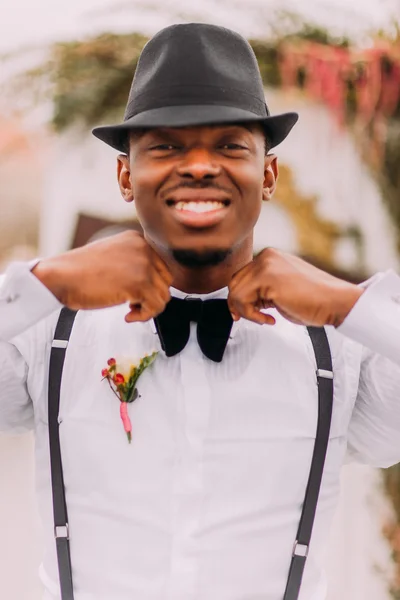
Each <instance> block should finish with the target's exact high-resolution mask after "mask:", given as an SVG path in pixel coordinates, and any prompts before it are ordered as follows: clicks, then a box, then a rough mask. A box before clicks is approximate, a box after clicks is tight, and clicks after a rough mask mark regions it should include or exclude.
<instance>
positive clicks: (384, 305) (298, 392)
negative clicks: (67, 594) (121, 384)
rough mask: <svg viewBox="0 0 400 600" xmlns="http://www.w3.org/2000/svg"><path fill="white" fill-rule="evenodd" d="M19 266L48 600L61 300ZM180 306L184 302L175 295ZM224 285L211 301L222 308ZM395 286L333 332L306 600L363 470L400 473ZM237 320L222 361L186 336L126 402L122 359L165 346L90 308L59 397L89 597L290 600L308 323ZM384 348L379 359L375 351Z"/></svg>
mask: <svg viewBox="0 0 400 600" xmlns="http://www.w3.org/2000/svg"><path fill="white" fill-rule="evenodd" d="M33 264H34V263H15V264H14V265H12V267H11V268H9V270H8V271H7V273H6V275H5V276H4V277H3V279H2V282H1V284H0V340H2V341H0V429H1V430H13V431H15V430H25V429H27V428H30V427H34V428H35V433H36V479H37V493H38V500H39V506H40V510H41V513H42V519H43V525H44V532H45V539H46V551H45V556H44V560H43V565H42V567H41V578H42V581H43V583H44V586H45V588H46V593H45V598H46V600H54V599H56V598H59V591H58V590H59V586H58V569H57V559H56V552H55V541H54V535H53V522H52V504H51V485H50V469H49V449H48V417H47V389H48V364H49V356H50V348H51V343H52V338H53V335H54V329H55V325H56V322H57V319H58V316H59V310H60V308H61V305H60V304H59V302H58V301H57V300H56V299H55V298H54V297H53V296H52V294H51V293H50V292H49V291H48V290H47V289H46V288H45V287H44V286H43V285H42V284H41V283H40V282H39V281H38V280H37V278H36V277H35V276H34V275H33V274H32V273H31V272H30V268H31V267H32V265H33ZM173 294H174V295H176V296H180V297H185V294H182V293H181V292H178V291H177V290H173ZM226 294H227V290H221V291H219V292H214V293H212V294H207V295H206V296H204V295H203V296H200V297H203V298H204V297H207V298H215V297H226ZM399 297H400V278H399V277H397V275H395V274H394V273H393V272H388V273H386V274H383V275H379V276H377V277H376V278H373V280H372V281H370V282H369V285H368V288H367V290H366V291H365V292H364V294H363V295H362V296H361V298H360V300H359V301H358V302H357V304H356V306H355V307H354V308H353V310H352V311H351V313H350V315H349V316H348V317H347V319H346V320H345V322H344V324H343V325H342V326H341V327H340V328H339V329H338V330H335V329H334V328H331V327H328V328H327V330H328V337H329V341H330V345H331V351H332V358H333V371H334V408H333V417H332V427H331V434H330V442H329V448H328V454H327V459H326V466H325V470H324V477H323V482H322V488H321V494H320V499H319V504H318V510H317V515H316V521H315V527H314V532H313V537H312V541H311V547H310V554H309V557H308V561H307V565H306V569H305V573H304V579H303V585H302V590H301V595H300V600H323V599H324V598H325V595H326V584H325V579H324V575H323V569H322V564H323V550H324V546H325V543H326V541H327V537H328V533H329V526H330V522H331V519H332V515H333V512H334V510H335V506H336V503H337V499H338V493H339V474H340V468H341V465H342V464H343V461H344V459H345V455H346V450H347V455H348V456H349V457H350V458H353V459H356V460H358V461H360V462H364V463H368V464H371V465H375V466H388V465H390V464H393V463H395V462H397V461H399V460H400V435H399V431H400V305H399V303H398V299H399ZM270 312H271V313H272V314H274V316H275V318H276V320H277V322H276V325H275V326H272V327H271V326H259V325H256V324H254V323H251V322H249V321H246V320H243V319H241V320H240V321H238V322H237V323H234V325H233V329H232V335H231V339H230V340H229V342H228V345H227V348H226V351H225V356H224V359H223V361H222V363H214V362H212V361H210V360H209V359H207V358H205V357H204V356H203V354H202V353H201V351H200V349H199V347H198V344H197V341H196V337H195V335H194V333H195V325H192V331H191V337H190V340H189V342H188V344H187V346H186V347H185V349H184V350H183V351H182V352H181V353H180V354H179V355H177V356H174V357H172V358H166V357H165V355H164V353H163V352H162V351H160V353H159V355H158V357H157V359H156V361H155V362H154V364H153V365H152V366H151V367H150V368H149V369H148V370H146V371H145V372H144V373H143V375H142V376H141V377H140V379H139V382H138V389H139V392H140V398H138V399H137V400H136V401H135V402H134V403H133V404H131V405H129V414H130V417H131V421H132V427H133V432H132V437H133V439H132V444H131V445H129V444H128V442H127V438H126V435H125V433H124V430H123V427H122V423H121V420H120V416H119V402H118V400H117V399H116V398H115V396H114V395H113V394H112V392H111V390H110V389H109V387H108V385H107V382H106V381H102V378H101V370H102V368H104V367H105V366H106V363H107V359H108V358H110V357H116V358H117V359H118V358H121V357H125V358H128V359H129V360H130V361H131V362H132V363H133V362H135V361H136V360H137V359H138V358H140V357H142V356H144V354H146V353H148V352H150V351H152V350H153V349H157V350H160V343H159V339H158V336H157V334H156V333H155V329H154V325H153V322H152V321H151V322H148V323H135V324H127V323H125V321H124V318H123V317H124V315H125V314H126V313H127V306H126V305H124V306H119V307H115V308H109V309H103V310H93V311H80V312H79V313H78V315H77V318H76V321H75V324H74V328H73V331H72V335H71V340H70V345H69V348H68V350H67V354H66V360H65V366H64V375H63V381H62V387H61V404H60V416H59V420H60V423H61V425H60V437H61V450H62V459H63V465H64V478H65V487H66V497H67V505H68V513H69V522H70V538H71V555H72V568H73V578H74V587H75V599H76V600H132V599H133V598H135V600H281V599H282V597H283V593H284V590H285V585H286V580H287V575H288V568H289V564H290V559H291V552H292V548H293V543H294V540H295V536H296V531H297V527H298V524H299V518H300V512H301V505H302V502H303V499H304V494H305V487H306V483H307V479H308V475H309V469H310V463H311V455H312V451H313V445H314V439H315V432H316V424H317V408H318V403H317V385H316V374H315V369H316V363H315V357H314V352H313V349H312V345H311V341H310V339H309V337H308V334H307V330H306V328H305V327H300V326H297V325H294V324H292V323H290V322H288V321H286V320H285V319H283V318H282V317H281V316H280V315H279V314H278V313H277V312H276V311H274V310H271V311H270ZM378 353H379V354H378Z"/></svg>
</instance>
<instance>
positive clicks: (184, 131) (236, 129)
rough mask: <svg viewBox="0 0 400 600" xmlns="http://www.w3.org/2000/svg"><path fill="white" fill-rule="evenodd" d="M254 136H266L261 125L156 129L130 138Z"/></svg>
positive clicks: (147, 130)
mask: <svg viewBox="0 0 400 600" xmlns="http://www.w3.org/2000/svg"><path fill="white" fill-rule="evenodd" d="M249 133H250V134H253V135H257V134H258V135H262V136H263V135H264V131H263V128H262V125H261V124H260V123H228V124H216V125H199V126H195V127H154V128H151V129H141V130H136V131H132V132H131V133H130V137H131V139H133V140H136V141H137V140H139V139H141V138H143V137H144V136H149V135H153V136H169V135H170V136H185V137H187V136H190V137H192V136H199V137H207V136H219V135H224V134H247V135H248V134H249Z"/></svg>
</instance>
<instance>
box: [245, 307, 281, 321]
mask: <svg viewBox="0 0 400 600" xmlns="http://www.w3.org/2000/svg"><path fill="white" fill-rule="evenodd" d="M243 317H244V318H245V319H247V320H248V321H252V322H253V323H257V324H258V325H275V323H276V320H275V318H274V317H273V316H272V315H269V314H267V313H264V312H261V311H259V310H257V309H256V308H253V309H252V310H247V311H246V315H243Z"/></svg>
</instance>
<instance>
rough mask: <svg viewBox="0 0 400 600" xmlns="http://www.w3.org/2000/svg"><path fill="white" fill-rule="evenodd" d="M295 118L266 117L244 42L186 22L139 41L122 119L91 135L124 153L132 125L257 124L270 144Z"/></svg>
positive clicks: (289, 115) (257, 78)
mask: <svg viewBox="0 0 400 600" xmlns="http://www.w3.org/2000/svg"><path fill="white" fill-rule="evenodd" d="M297 119H298V115H297V113H293V112H291V113H285V114H280V115H273V116H271V115H270V113H269V110H268V107H267V105H266V103H265V97H264V89H263V84H262V80H261V75H260V70H259V67H258V63H257V59H256V57H255V54H254V52H253V50H252V48H251V46H250V44H249V43H248V42H247V40H245V39H244V38H243V37H242V36H241V35H239V34H238V33H235V32H234V31H231V30H229V29H225V28H224V27H218V26H215V25H206V24H202V23H188V24H182V25H172V26H170V27H166V28H165V29H162V30H161V31H160V32H159V33H157V34H156V35H155V36H154V37H153V38H152V39H151V40H150V41H149V42H148V43H147V44H146V45H145V47H144V48H143V50H142V53H141V55H140V58H139V61H138V64H137V68H136V72H135V76H134V78H133V82H132V86H131V90H130V93H129V98H128V104H127V107H126V110H125V115H124V121H123V123H120V124H119V125H108V126H103V127H96V128H95V129H94V130H93V134H94V135H95V136H96V137H97V138H99V139H100V140H102V141H103V142H105V143H106V144H109V145H110V146H112V147H113V148H115V149H116V150H120V151H122V152H124V151H125V150H126V144H127V138H128V132H129V131H130V130H134V129H146V128H153V127H185V126H196V125H213V124H219V123H220V124H223V123H251V122H259V123H262V124H263V125H264V128H265V131H266V135H267V138H268V141H269V145H270V147H271V148H272V147H274V146H277V145H278V144H280V143H281V142H282V141H283V140H284V139H285V137H286V136H287V135H288V133H289V132H290V130H291V129H292V127H293V125H294V124H295V123H296V121H297Z"/></svg>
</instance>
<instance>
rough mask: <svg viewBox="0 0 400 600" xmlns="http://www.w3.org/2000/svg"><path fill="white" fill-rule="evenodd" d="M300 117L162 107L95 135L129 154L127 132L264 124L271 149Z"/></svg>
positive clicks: (205, 107) (221, 108)
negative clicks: (202, 126)
mask: <svg viewBox="0 0 400 600" xmlns="http://www.w3.org/2000/svg"><path fill="white" fill-rule="evenodd" d="M298 118H299V115H298V114H297V113H294V112H290V113H284V114H281V115H273V116H270V117H264V118H263V117H260V116H259V115H256V114H255V113H252V112H250V111H248V110H243V109H241V108H235V107H232V106H220V105H199V106H197V105H189V106H163V107H161V108H154V109H152V110H147V111H145V112H142V113H139V114H137V115H135V116H133V117H131V118H130V119H127V120H126V121H124V122H123V123H121V124H119V125H105V126H102V127H96V128H95V129H93V131H92V133H93V135H94V136H96V137H97V138H98V139H99V140H102V141H103V142H105V143H106V144H108V145H109V146H111V147H112V148H115V149H116V150H119V151H120V152H126V148H127V140H128V132H129V131H132V130H135V129H147V128H155V127H190V126H192V127H195V126H199V125H216V124H219V123H221V124H224V123H261V124H262V125H263V126H264V128H265V131H266V135H267V138H268V141H269V145H270V147H271V148H274V147H275V146H277V145H278V144H280V143H281V142H283V140H284V139H285V138H286V137H287V135H288V134H289V133H290V131H291V129H292V127H293V126H294V125H295V124H296V122H297V120H298Z"/></svg>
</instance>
